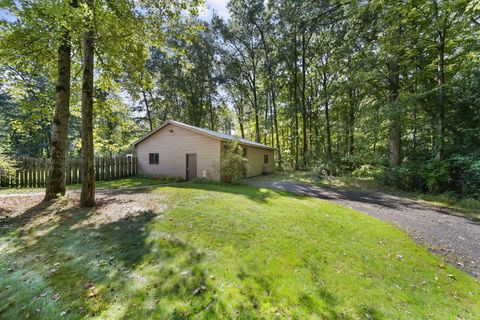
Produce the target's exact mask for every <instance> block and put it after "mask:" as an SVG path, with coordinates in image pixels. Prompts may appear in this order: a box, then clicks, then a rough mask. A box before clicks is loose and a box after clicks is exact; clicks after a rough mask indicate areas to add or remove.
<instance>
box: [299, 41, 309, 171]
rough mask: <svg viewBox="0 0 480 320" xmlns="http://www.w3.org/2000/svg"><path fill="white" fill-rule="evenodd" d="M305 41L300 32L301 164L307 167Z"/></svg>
mask: <svg viewBox="0 0 480 320" xmlns="http://www.w3.org/2000/svg"><path fill="white" fill-rule="evenodd" d="M306 50H307V49H306V41H305V33H302V92H301V93H302V137H303V148H302V166H303V167H304V168H306V167H307V156H308V140H307V102H306V98H305V96H306V92H305V91H306V86H307V83H306V82H307V57H306Z"/></svg>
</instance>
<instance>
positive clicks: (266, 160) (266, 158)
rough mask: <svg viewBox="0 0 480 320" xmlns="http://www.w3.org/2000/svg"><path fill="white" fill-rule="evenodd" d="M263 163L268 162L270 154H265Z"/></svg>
mask: <svg viewBox="0 0 480 320" xmlns="http://www.w3.org/2000/svg"><path fill="white" fill-rule="evenodd" d="M263 163H268V154H266V155H264V156H263Z"/></svg>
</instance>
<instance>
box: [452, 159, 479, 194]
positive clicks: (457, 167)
mask: <svg viewBox="0 0 480 320" xmlns="http://www.w3.org/2000/svg"><path fill="white" fill-rule="evenodd" d="M450 163H451V169H450V171H451V172H452V179H453V182H454V183H455V184H456V185H457V188H458V190H459V191H461V192H462V193H463V194H466V195H472V196H475V197H477V198H479V199H480V156H479V155H478V153H473V154H471V155H466V156H456V157H454V158H452V159H451V162H450Z"/></svg>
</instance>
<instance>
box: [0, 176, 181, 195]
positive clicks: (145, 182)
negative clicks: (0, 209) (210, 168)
mask: <svg viewBox="0 0 480 320" xmlns="http://www.w3.org/2000/svg"><path fill="white" fill-rule="evenodd" d="M170 182H174V179H173V178H149V177H131V178H123V179H117V180H111V181H97V182H96V183H95V188H96V189H97V190H102V189H119V188H127V187H139V186H150V185H157V184H164V183H170ZM80 188H81V184H73V185H68V186H67V190H77V189H80ZM44 191H45V188H13V189H0V194H18V193H32V192H44Z"/></svg>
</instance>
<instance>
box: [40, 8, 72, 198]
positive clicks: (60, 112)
mask: <svg viewBox="0 0 480 320" xmlns="http://www.w3.org/2000/svg"><path fill="white" fill-rule="evenodd" d="M71 6H72V7H75V8H76V7H78V2H77V0H72V2H71ZM70 55H71V45H70V34H69V32H68V31H67V30H65V32H64V33H63V35H62V43H61V45H60V47H59V48H58V51H57V57H58V62H57V68H58V69H57V70H58V74H57V83H56V86H55V91H56V93H55V115H54V118H53V130H52V141H51V145H52V147H51V165H50V170H49V175H48V180H47V187H46V189H45V200H51V199H55V198H56V197H58V195H64V194H65V158H66V154H67V140H68V118H69V115H70V110H69V109H70V70H71V56H70Z"/></svg>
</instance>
